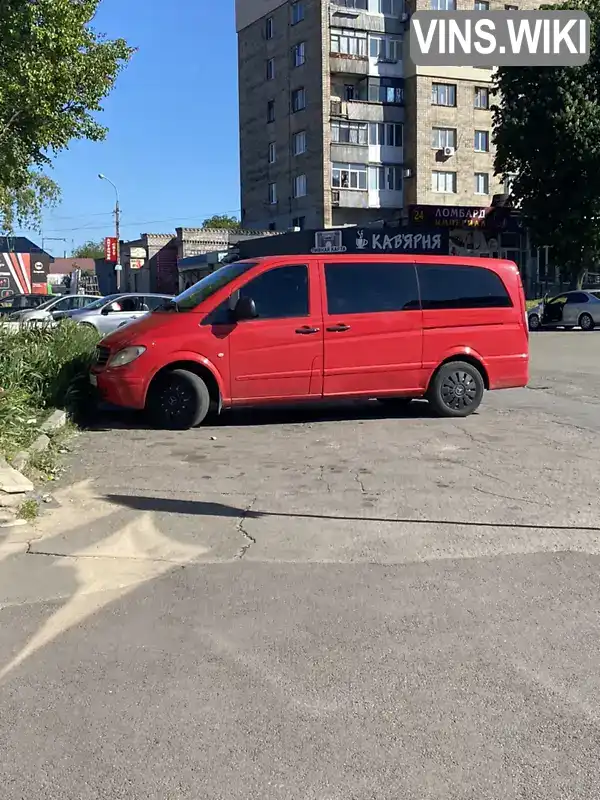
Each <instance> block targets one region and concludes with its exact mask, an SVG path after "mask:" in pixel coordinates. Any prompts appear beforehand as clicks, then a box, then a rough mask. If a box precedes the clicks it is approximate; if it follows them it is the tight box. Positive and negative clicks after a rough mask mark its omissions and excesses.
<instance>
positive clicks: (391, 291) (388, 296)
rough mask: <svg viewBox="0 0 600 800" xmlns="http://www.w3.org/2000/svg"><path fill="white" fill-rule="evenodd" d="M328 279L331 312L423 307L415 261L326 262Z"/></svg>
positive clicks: (328, 299)
mask: <svg viewBox="0 0 600 800" xmlns="http://www.w3.org/2000/svg"><path fill="white" fill-rule="evenodd" d="M325 282H326V285H327V312H328V313H329V314H334V315H340V314H369V313H377V312H383V311H415V310H417V311H418V310H419V309H420V305H419V292H418V288H417V276H416V272H415V266H414V264H406V263H398V262H396V263H394V262H393V261H387V262H386V261H380V262H377V261H375V262H373V261H365V262H363V263H347V264H343V263H342V264H340V263H339V262H336V263H331V264H325Z"/></svg>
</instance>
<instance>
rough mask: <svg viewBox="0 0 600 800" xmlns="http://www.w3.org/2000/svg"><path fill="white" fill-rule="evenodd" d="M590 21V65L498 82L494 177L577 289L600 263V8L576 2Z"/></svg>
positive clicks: (502, 76)
mask: <svg viewBox="0 0 600 800" xmlns="http://www.w3.org/2000/svg"><path fill="white" fill-rule="evenodd" d="M543 8H552V9H554V10H561V9H562V10H566V9H579V10H582V11H586V12H587V14H588V15H589V17H590V20H591V35H590V41H591V52H592V55H591V58H590V60H589V61H588V63H587V64H585V65H583V66H579V67H504V68H501V69H500V70H499V71H498V74H497V80H496V89H497V95H496V96H497V105H495V106H494V107H493V113H494V126H495V133H494V141H495V144H496V148H497V150H496V161H495V169H496V174H498V175H502V176H508V175H510V176H511V178H512V180H511V187H512V188H511V194H512V197H513V200H514V201H515V202H516V204H518V206H519V208H520V210H521V212H522V214H523V216H524V219H525V222H526V224H527V225H528V227H529V229H530V231H531V233H532V237H533V240H534V243H535V244H536V245H537V246H539V247H541V246H549V247H550V248H551V250H552V254H553V258H554V261H555V263H556V264H557V265H558V266H560V267H562V268H564V278H565V279H567V280H570V281H571V283H572V285H573V286H581V281H582V279H583V276H584V272H585V270H586V269H591V268H594V267H596V266H597V265H599V264H600V103H599V98H600V51H599V45H600V42H599V38H600V3H598V0H574V2H569V3H565V4H562V5H557V6H543Z"/></svg>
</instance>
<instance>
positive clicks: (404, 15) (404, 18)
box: [400, 11, 410, 22]
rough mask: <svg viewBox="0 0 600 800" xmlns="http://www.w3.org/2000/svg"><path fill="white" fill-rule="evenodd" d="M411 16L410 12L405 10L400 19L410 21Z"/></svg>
mask: <svg viewBox="0 0 600 800" xmlns="http://www.w3.org/2000/svg"><path fill="white" fill-rule="evenodd" d="M409 16H410V15H409V14H407V12H406V11H405V12H404V14H402V16H401V17H400V21H401V22H408V18H409Z"/></svg>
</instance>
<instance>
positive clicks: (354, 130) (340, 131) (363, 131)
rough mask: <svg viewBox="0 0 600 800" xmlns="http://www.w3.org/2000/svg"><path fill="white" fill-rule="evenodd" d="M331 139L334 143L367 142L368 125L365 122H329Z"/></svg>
mask: <svg viewBox="0 0 600 800" xmlns="http://www.w3.org/2000/svg"><path fill="white" fill-rule="evenodd" d="M331 141H332V142H335V143H336V144H368V143H369V139H368V125H367V123H366V122H338V121H334V122H332V123H331Z"/></svg>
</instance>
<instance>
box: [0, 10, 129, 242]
mask: <svg viewBox="0 0 600 800" xmlns="http://www.w3.org/2000/svg"><path fill="white" fill-rule="evenodd" d="M99 2H100V0H2V1H1V2H0V228H2V229H3V230H4V231H10V230H12V229H13V228H14V226H15V224H17V225H19V226H21V227H24V226H25V225H27V224H35V222H36V221H38V220H39V217H40V213H41V210H42V208H43V206H44V205H46V204H51V203H53V202H55V201H56V200H57V198H58V195H59V190H58V187H57V185H56V184H55V183H54V182H53V181H52V180H51V179H50V178H49V177H48V176H46V175H44V174H43V172H44V170H45V169H47V168H48V167H49V166H50V165H51V162H52V158H53V157H54V156H55V155H56V154H57V153H59V152H60V151H62V150H64V149H65V148H66V147H67V146H68V144H69V142H70V141H72V140H73V139H89V140H92V141H99V140H101V139H103V138H104V137H105V135H106V132H107V131H106V128H104V127H103V126H102V125H100V124H99V123H98V121H97V120H96V119H95V118H94V114H95V113H96V112H98V111H101V110H102V106H101V102H102V100H103V99H104V98H105V97H106V96H107V95H108V94H109V92H110V91H111V89H112V87H113V85H114V83H115V80H116V78H117V75H118V74H119V72H120V70H121V69H122V67H123V66H124V65H125V63H126V62H127V61H128V60H129V58H130V57H131V54H132V49H131V48H129V47H128V46H127V44H126V42H125V41H124V40H123V39H116V40H109V39H106V38H105V37H104V36H103V35H101V34H98V33H96V32H95V30H94V29H93V27H91V26H90V23H91V21H92V20H93V17H94V15H95V13H96V9H97V7H98V5H99Z"/></svg>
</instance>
